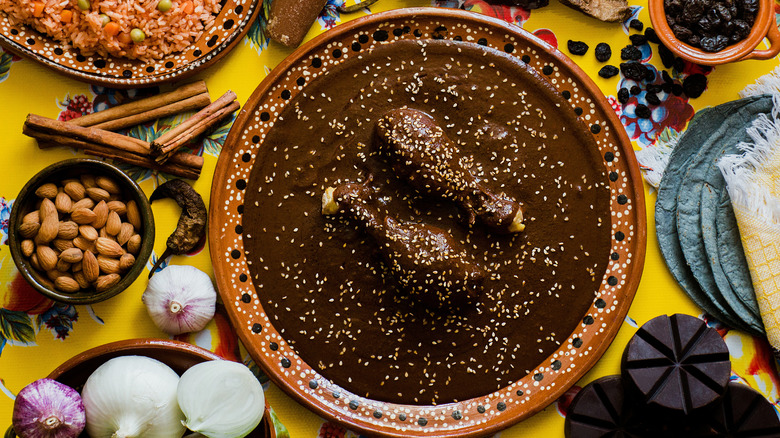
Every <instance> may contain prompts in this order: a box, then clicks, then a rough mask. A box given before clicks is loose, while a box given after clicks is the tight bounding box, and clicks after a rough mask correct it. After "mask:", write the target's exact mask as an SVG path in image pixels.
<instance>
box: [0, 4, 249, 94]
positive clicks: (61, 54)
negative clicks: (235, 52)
mask: <svg viewBox="0 0 780 438" xmlns="http://www.w3.org/2000/svg"><path fill="white" fill-rule="evenodd" d="M221 3H222V8H221V9H220V11H219V13H218V14H217V15H216V16H215V17H214V18H215V20H214V23H213V24H212V25H211V27H209V28H208V29H205V30H204V31H203V33H202V34H201V36H200V39H198V40H196V41H194V42H193V43H192V44H191V45H190V46H189V47H187V48H186V49H184V50H183V51H181V52H174V53H170V54H168V55H166V56H165V57H164V58H162V59H156V60H153V61H150V62H149V63H146V62H144V61H140V60H133V59H127V58H117V57H113V56H108V57H105V58H104V57H102V56H100V55H97V54H95V55H90V56H83V55H82V54H81V53H80V52H79V51H78V50H77V49H74V48H72V47H71V48H63V44H61V43H59V42H58V41H56V40H54V39H53V38H51V37H49V36H47V35H45V34H42V33H40V32H38V31H36V30H35V29H33V28H31V27H28V26H26V25H16V26H14V25H11V23H10V22H9V21H8V16H7V15H6V14H5V13H3V12H0V45H2V46H3V48H5V49H6V50H7V51H8V52H11V53H13V54H15V55H18V56H22V57H25V58H29V59H32V60H33V61H36V62H38V63H40V64H41V65H43V66H46V67H48V68H52V69H54V70H55V71H57V72H59V73H62V74H64V75H65V76H68V77H71V78H73V79H77V80H80V81H84V82H88V83H90V84H96V85H102V86H105V87H112V88H142V87H148V86H152V85H159V84H163V83H168V82H173V81H178V80H181V79H184V78H187V77H189V76H192V75H193V74H195V73H197V72H199V71H201V70H204V69H206V68H207V67H209V66H211V65H213V64H214V63H216V62H217V61H219V60H220V59H221V58H222V57H223V56H225V55H226V54H227V53H228V52H230V50H232V49H233V47H235V46H236V44H238V42H239V41H240V40H241V38H243V37H244V35H246V34H247V32H249V29H250V28H251V26H252V24H253V23H254V21H255V19H256V18H257V16H258V14H259V12H260V10H261V9H262V1H261V0H224V1H222V2H221ZM11 74H13V73H11Z"/></svg>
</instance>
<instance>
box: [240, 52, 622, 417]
mask: <svg viewBox="0 0 780 438" xmlns="http://www.w3.org/2000/svg"><path fill="white" fill-rule="evenodd" d="M355 58H356V59H352V60H351V62H349V63H342V64H338V65H335V66H332V67H330V68H329V71H328V72H327V73H326V74H323V75H322V76H320V77H318V78H317V79H315V80H313V81H311V82H310V83H308V84H307V86H306V88H305V89H304V90H303V92H301V93H300V94H298V95H297V96H295V97H294V98H293V99H292V100H291V102H290V103H289V104H288V105H287V106H286V107H285V108H284V109H283V110H282V112H281V114H280V117H279V118H278V120H277V122H276V123H275V125H274V127H273V129H272V130H271V131H270V132H269V133H268V136H267V137H266V140H265V141H264V144H263V146H262V148H261V149H260V150H259V152H258V154H259V156H258V159H257V161H256V162H255V165H254V166H253V169H252V175H251V176H250V178H249V181H250V187H249V188H248V189H247V199H246V202H245V205H246V208H245V212H244V215H243V225H244V226H243V228H244V245H245V250H246V255H247V261H248V264H249V268H250V274H251V276H252V281H253V283H254V285H255V287H256V288H257V291H258V297H259V299H260V301H261V303H262V304H263V306H264V309H265V310H266V313H267V314H268V315H269V318H270V319H271V322H272V323H273V324H274V326H275V327H277V329H278V330H279V332H280V334H281V335H282V336H283V337H284V338H285V340H286V341H287V342H288V343H289V344H290V345H291V347H292V348H293V349H295V351H296V352H297V353H298V354H299V355H300V356H301V358H302V359H303V360H304V361H306V362H307V363H309V364H310V365H312V367H313V368H314V369H315V370H316V371H318V372H319V373H320V374H322V375H323V376H324V377H325V378H327V379H330V380H332V381H334V382H335V383H336V384H338V385H340V386H342V387H343V388H344V389H346V390H348V391H351V392H353V393H355V394H359V395H365V396H369V397H371V398H373V399H376V400H382V401H387V402H396V403H407V404H441V403H447V402H451V401H454V400H464V399H468V398H472V397H476V396H480V395H483V394H487V393H489V392H492V391H495V390H497V389H499V388H501V387H504V386H506V385H507V384H509V383H511V382H514V381H516V380H518V379H520V378H522V377H524V376H525V375H527V374H528V373H530V372H532V370H534V369H536V367H537V366H538V364H540V363H542V361H543V360H545V359H546V358H547V356H548V355H549V354H551V353H552V352H553V351H555V350H556V349H557V348H558V347H559V346H560V345H561V344H562V343H563V342H565V341H566V339H567V337H568V336H570V334H571V333H572V332H573V331H574V330H575V329H576V328H577V327H579V323H580V321H581V319H582V316H583V315H584V314H585V312H586V309H587V308H588V307H589V306H590V305H591V303H592V300H593V296H594V293H595V292H596V291H597V290H598V288H599V284H600V281H601V279H602V277H603V276H604V272H605V269H606V265H607V261H608V258H609V253H610V243H611V242H610V238H611V236H610V230H609V189H608V182H607V177H606V172H605V170H604V168H603V165H602V164H601V163H602V162H601V158H600V157H599V156H598V152H597V148H596V145H595V143H594V141H593V138H592V136H591V135H590V134H589V132H588V131H587V127H586V126H585V125H584V124H583V123H581V122H579V121H577V120H576V115H575V114H574V112H573V111H571V110H570V108H569V107H567V105H566V104H565V103H563V101H562V100H561V98H559V97H558V96H557V95H556V93H555V92H554V90H552V89H551V88H548V86H546V85H545V84H544V83H543V82H541V79H539V78H538V77H536V76H535V74H536V73H534V72H532V71H528V70H526V67H525V66H524V65H521V64H518V63H516V62H515V61H513V60H512V59H511V58H510V57H508V56H506V55H503V54H500V53H498V52H492V51H486V50H485V48H483V47H481V46H477V45H472V44H467V43H453V42H448V41H427V42H419V41H405V42H397V43H394V44H392V45H388V46H377V47H376V48H375V49H374V50H372V51H370V52H368V51H366V52H363V53H360V54H359V55H356V56H355ZM402 107H409V108H414V109H418V110H421V111H424V112H426V113H427V114H429V115H430V116H432V117H433V118H434V119H435V120H436V122H437V124H438V125H439V126H440V127H441V128H442V129H444V131H445V132H446V134H447V136H448V137H449V138H450V139H451V140H452V141H453V142H454V143H455V144H456V145H457V147H458V148H459V151H460V155H461V156H462V157H463V161H464V166H466V167H468V168H469V169H470V171H471V173H473V174H474V175H475V176H477V177H478V178H480V179H481V180H482V181H483V182H484V183H485V184H486V185H488V186H489V187H490V188H491V189H492V190H493V192H495V193H504V194H506V195H507V196H511V197H512V198H514V199H517V200H518V201H520V202H521V203H522V209H523V212H524V215H525V218H526V219H525V221H526V229H525V231H524V232H521V233H517V234H499V233H491V232H490V231H489V230H488V229H487V228H486V227H485V226H484V225H482V224H480V222H479V221H477V222H476V223H475V225H473V226H471V227H469V226H468V225H467V223H468V221H467V218H466V217H465V215H464V214H463V211H462V210H460V209H459V208H458V207H457V206H456V205H455V204H454V203H453V202H451V201H448V200H443V199H442V198H439V197H433V196H426V195H423V194H421V193H420V192H419V191H417V190H416V189H414V188H413V186H412V185H410V184H409V183H408V182H407V181H406V180H404V179H402V178H399V177H398V175H397V174H396V173H395V172H394V171H393V170H392V169H391V166H390V164H389V162H388V160H387V159H386V157H385V156H383V154H382V153H381V152H380V151H379V150H378V149H377V147H376V140H375V137H374V136H375V131H374V130H375V125H376V123H377V121H378V120H379V119H380V118H381V117H382V115H383V114H384V113H386V112H387V111H389V110H392V109H397V108H402ZM369 176H370V177H371V178H372V183H371V184H372V186H373V187H375V188H376V189H377V194H376V201H377V204H378V205H379V206H381V208H383V209H384V210H386V212H387V213H388V214H391V215H392V216H393V217H395V218H397V219H398V220H400V221H402V222H420V223H427V224H431V225H435V226H437V227H439V228H441V229H444V230H447V231H448V232H449V233H450V234H451V235H452V236H453V238H454V239H455V240H456V241H457V242H459V244H460V245H461V246H462V247H463V248H465V250H466V251H467V252H468V255H469V256H470V257H472V258H473V261H474V262H475V263H477V264H479V265H480V266H482V267H483V268H484V270H485V271H486V273H487V277H486V279H485V282H484V289H483V290H482V292H481V295H480V297H479V299H478V301H477V302H476V303H475V304H473V305H470V306H465V308H462V309H459V311H456V312H437V311H433V310H431V309H430V308H427V307H426V306H423V305H421V304H420V303H417V302H415V301H414V299H412V298H411V297H410V296H409V295H407V294H404V293H402V292H400V291H399V290H398V287H397V284H396V283H395V279H394V277H393V276H392V275H391V267H390V266H387V262H386V260H385V259H383V258H382V256H381V255H380V252H379V248H378V247H377V244H376V243H375V241H374V240H373V239H372V238H370V237H369V236H368V235H367V234H366V233H365V232H364V230H363V229H362V228H361V226H360V225H359V224H357V223H356V222H354V221H352V220H350V219H347V218H344V217H340V216H334V217H330V216H329V217H325V216H323V215H322V214H321V212H320V209H321V197H322V193H323V191H324V190H325V188H327V187H330V186H336V185H339V184H343V183H347V182H363V181H366V180H367V179H368V178H369Z"/></svg>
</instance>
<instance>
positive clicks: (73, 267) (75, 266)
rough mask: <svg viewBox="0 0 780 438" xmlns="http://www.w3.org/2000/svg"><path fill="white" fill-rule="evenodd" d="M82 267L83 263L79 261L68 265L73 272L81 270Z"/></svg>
mask: <svg viewBox="0 0 780 438" xmlns="http://www.w3.org/2000/svg"><path fill="white" fill-rule="evenodd" d="M83 268H84V266H83V264H82V263H81V262H80V261H79V262H76V263H74V264H72V265H71V266H70V270H71V271H73V272H74V273H76V272H79V271H81V270H82V269H83Z"/></svg>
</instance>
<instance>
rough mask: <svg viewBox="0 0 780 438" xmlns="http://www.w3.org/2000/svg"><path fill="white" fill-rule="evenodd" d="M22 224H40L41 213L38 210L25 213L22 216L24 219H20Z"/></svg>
mask: <svg viewBox="0 0 780 438" xmlns="http://www.w3.org/2000/svg"><path fill="white" fill-rule="evenodd" d="M22 223H23V224H27V223H35V224H40V223H41V212H40V210H33V211H31V212H29V213H27V214H26V215H24V217H23V218H22Z"/></svg>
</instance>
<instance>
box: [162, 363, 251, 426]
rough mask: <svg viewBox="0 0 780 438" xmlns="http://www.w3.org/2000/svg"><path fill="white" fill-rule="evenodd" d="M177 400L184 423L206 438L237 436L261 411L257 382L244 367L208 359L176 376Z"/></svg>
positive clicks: (238, 364)
mask: <svg viewBox="0 0 780 438" xmlns="http://www.w3.org/2000/svg"><path fill="white" fill-rule="evenodd" d="M178 401H179V406H180V407H181V410H182V411H183V412H184V415H185V416H186V417H187V419H186V421H185V423H184V424H185V425H186V426H187V428H188V429H190V430H191V431H193V432H199V433H201V434H203V435H205V436H207V437H209V438H241V437H244V436H246V435H248V434H249V432H251V431H253V430H254V429H255V428H256V427H257V425H258V424H260V420H262V419H263V412H264V411H265V395H264V394H263V387H262V385H261V384H260V381H258V380H257V377H255V375H254V374H252V372H251V371H249V368H247V367H246V366H244V365H242V364H240V363H237V362H231V361H227V360H212V361H208V362H201V363H199V364H197V365H194V366H192V367H191V368H190V369H188V370H187V371H185V372H184V374H182V376H181V379H179V389H178Z"/></svg>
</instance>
